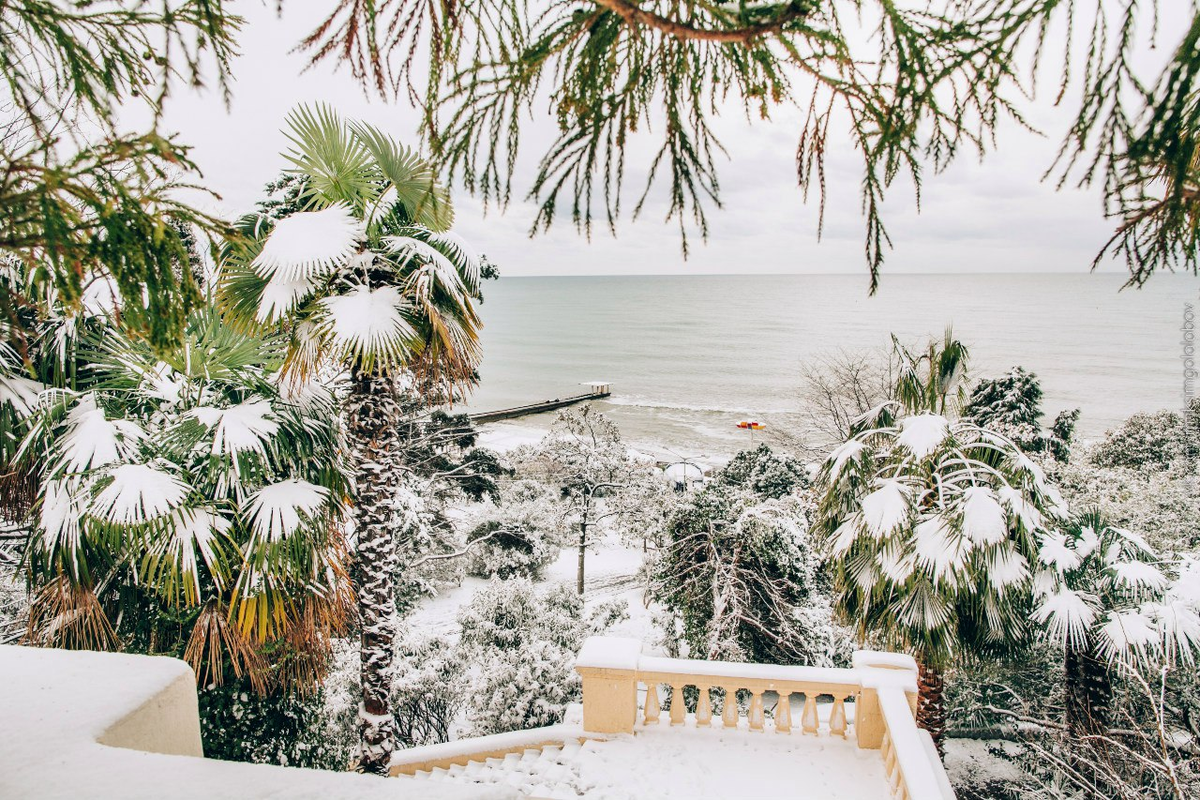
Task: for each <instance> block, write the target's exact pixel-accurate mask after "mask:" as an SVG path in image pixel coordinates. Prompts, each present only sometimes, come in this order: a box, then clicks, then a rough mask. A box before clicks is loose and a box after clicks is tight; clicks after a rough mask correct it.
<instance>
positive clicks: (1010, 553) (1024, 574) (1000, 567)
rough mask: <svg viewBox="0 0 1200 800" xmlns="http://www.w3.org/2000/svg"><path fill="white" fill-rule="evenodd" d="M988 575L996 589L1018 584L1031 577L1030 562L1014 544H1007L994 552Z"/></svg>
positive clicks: (989, 563) (989, 562)
mask: <svg viewBox="0 0 1200 800" xmlns="http://www.w3.org/2000/svg"><path fill="white" fill-rule="evenodd" d="M987 576H988V580H989V581H991V583H992V586H993V587H995V588H996V589H1006V588H1008V587H1010V586H1016V585H1018V584H1021V583H1024V582H1025V580H1026V579H1027V578H1028V577H1029V562H1028V561H1026V560H1025V556H1023V555H1021V554H1020V553H1018V552H1017V551H1016V550H1015V549H1014V548H1013V547H1012V545H1005V546H1003V547H1000V548H998V549H997V550H996V551H995V552H994V553H992V555H991V558H990V559H989V561H988V570H987Z"/></svg>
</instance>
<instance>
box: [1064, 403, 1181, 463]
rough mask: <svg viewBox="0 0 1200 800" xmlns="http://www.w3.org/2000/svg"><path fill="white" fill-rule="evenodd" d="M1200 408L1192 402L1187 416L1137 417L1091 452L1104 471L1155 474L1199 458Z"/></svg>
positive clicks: (1113, 432) (1161, 412)
mask: <svg viewBox="0 0 1200 800" xmlns="http://www.w3.org/2000/svg"><path fill="white" fill-rule="evenodd" d="M1198 411H1200V405H1198V404H1197V401H1193V402H1192V404H1191V405H1190V406H1189V408H1188V411H1187V413H1186V414H1184V415H1181V414H1178V413H1176V412H1174V411H1159V412H1156V413H1153V414H1134V415H1133V416H1131V417H1130V418H1129V419H1127V420H1125V422H1124V423H1122V425H1121V426H1120V427H1119V428H1117V429H1116V430H1112V431H1109V432H1108V433H1107V435H1105V437H1104V440H1103V441H1101V442H1099V443H1098V444H1097V445H1096V446H1095V447H1094V448H1092V450H1091V451H1090V452H1089V454H1088V456H1089V458H1090V460H1091V461H1092V462H1093V463H1094V464H1096V465H1097V466H1101V467H1128V468H1130V469H1141V470H1146V471H1149V472H1156V471H1161V470H1165V469H1168V468H1169V467H1170V466H1171V464H1172V463H1173V462H1175V461H1176V460H1179V459H1192V460H1194V459H1195V457H1196V455H1197V452H1196V451H1197V426H1196V419H1197V416H1198V413H1197V412H1198Z"/></svg>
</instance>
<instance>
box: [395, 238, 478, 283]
mask: <svg viewBox="0 0 1200 800" xmlns="http://www.w3.org/2000/svg"><path fill="white" fill-rule="evenodd" d="M384 244H386V245H387V247H388V249H389V250H390V251H391V252H392V253H394V254H395V255H396V259H397V261H398V262H399V264H400V266H401V269H402V271H403V272H405V273H408V272H410V271H411V272H412V277H411V278H410V285H411V286H412V291H413V293H415V294H420V295H422V296H428V295H429V294H430V293H431V292H432V291H433V288H434V286H435V285H436V286H437V287H439V288H441V289H443V290H444V291H446V292H448V293H449V294H450V296H451V297H455V298H458V297H463V296H465V295H466V294H467V286H466V284H465V283H464V281H463V278H462V276H461V275H460V274H459V267H458V265H457V264H455V262H454V261H451V260H450V259H449V258H448V257H447V256H446V255H445V254H444V253H442V252H441V251H440V250H438V249H437V248H436V247H433V246H432V245H430V244H428V243H427V242H424V241H421V240H420V239H416V238H413V237H412V236H391V237H388V238H387V239H385V240H384Z"/></svg>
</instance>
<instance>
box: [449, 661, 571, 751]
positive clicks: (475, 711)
mask: <svg viewBox="0 0 1200 800" xmlns="http://www.w3.org/2000/svg"><path fill="white" fill-rule="evenodd" d="M482 672H483V674H482V678H481V679H480V680H479V681H478V682H477V683H476V685H475V686H474V687H472V692H471V694H472V697H473V703H472V707H471V724H472V727H471V733H472V735H474V736H486V735H488V734H492V733H504V732H506V731H515V730H525V729H527V728H540V727H542V726H545V725H554V724H555V723H558V722H561V721H562V717H563V712H564V711H565V709H566V707H567V705H568V704H569V703H574V702H578V701H579V699H580V693H579V692H580V682H579V675H578V673H576V672H575V670H574V654H573V653H571V652H569V651H567V650H565V649H563V648H561V647H558V646H557V645H555V644H554V643H552V642H548V641H535V642H532V643H531V644H529V645H528V646H526V647H523V648H522V649H520V650H505V651H502V653H501V654H499V655H498V656H496V657H494V658H492V659H491V660H489V661H487V662H486V663H485V664H484V666H483V668H482Z"/></svg>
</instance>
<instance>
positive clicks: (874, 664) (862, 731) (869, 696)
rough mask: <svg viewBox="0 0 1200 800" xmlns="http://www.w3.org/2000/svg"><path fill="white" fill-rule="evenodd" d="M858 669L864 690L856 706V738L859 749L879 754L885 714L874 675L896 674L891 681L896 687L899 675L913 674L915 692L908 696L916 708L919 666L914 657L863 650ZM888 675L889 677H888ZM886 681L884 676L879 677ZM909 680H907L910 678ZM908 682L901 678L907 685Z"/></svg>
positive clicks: (857, 657) (858, 655)
mask: <svg viewBox="0 0 1200 800" xmlns="http://www.w3.org/2000/svg"><path fill="white" fill-rule="evenodd" d="M853 664H854V669H855V670H857V671H859V672H860V673H861V679H862V689H861V690H860V692H859V695H858V697H857V699H856V701H855V703H854V734H855V737H856V738H857V740H858V746H859V747H860V748H863V749H866V750H878V749H879V748H880V747H882V746H883V732H884V727H885V726H884V722H883V711H882V709H881V708H880V707H879V692H878V691H877V690H876V689H877V686H878V684H879V681H877V680H873V679H872V676H871V673H873V672H875V671H876V670H888V671H893V675H892V678H893V680H891V681H885V682H887V683H889V684H894V682H895V678H899V676H898V675H895V671H902V672H907V673H910V674H911V678H912V687H913V690H914V691H912V692H908V695H909V702H910V704H912V706H913V708H914V710H915V708H916V691H915V689H916V682H917V662H916V660H915V659H913V658H912V656H906V655H902V654H900V653H881V652H879V651H876V650H859V651H857V652H855V653H854V659H853ZM885 675H886V673H885ZM879 677H880V678H883V677H884V676H883V675H881V676H879ZM906 678H907V676H906ZM906 678H901V680H902V681H904V682H905V683H907V680H906Z"/></svg>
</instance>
